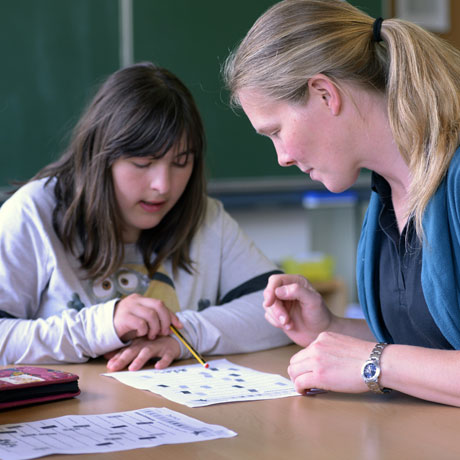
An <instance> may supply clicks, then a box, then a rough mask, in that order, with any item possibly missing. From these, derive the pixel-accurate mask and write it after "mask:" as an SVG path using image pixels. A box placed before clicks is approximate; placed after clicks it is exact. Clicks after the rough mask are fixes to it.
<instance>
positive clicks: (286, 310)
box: [263, 275, 333, 347]
mask: <svg viewBox="0 0 460 460" xmlns="http://www.w3.org/2000/svg"><path fill="white" fill-rule="evenodd" d="M263 306H264V308H265V318H266V319H267V321H268V322H269V323H270V324H271V325H273V326H275V327H278V328H280V329H283V330H284V332H285V333H286V334H287V335H288V336H289V337H290V338H291V339H292V340H293V341H294V342H295V343H297V344H298V345H301V346H304V347H305V346H307V345H309V344H310V343H311V342H312V341H313V340H315V339H316V337H317V336H318V334H319V333H320V332H323V331H325V330H327V329H328V328H329V327H330V325H331V322H332V318H333V316H332V314H331V312H330V311H329V310H328V309H327V307H326V305H325V304H324V301H323V298H322V297H321V295H320V294H319V293H318V292H317V291H316V290H315V289H314V288H313V287H312V285H311V284H310V283H309V282H308V280H307V279H306V278H304V277H303V276H300V275H272V276H270V278H269V280H268V284H267V287H266V288H265V290H264V303H263Z"/></svg>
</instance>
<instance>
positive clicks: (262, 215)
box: [228, 205, 363, 303]
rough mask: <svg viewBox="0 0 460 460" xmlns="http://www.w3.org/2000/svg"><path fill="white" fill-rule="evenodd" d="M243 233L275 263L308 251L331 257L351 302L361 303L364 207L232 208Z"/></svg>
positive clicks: (232, 212) (231, 211) (230, 210)
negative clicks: (358, 271) (359, 246)
mask: <svg viewBox="0 0 460 460" xmlns="http://www.w3.org/2000/svg"><path fill="white" fill-rule="evenodd" d="M228 211H229V213H230V214H231V215H232V216H233V217H234V218H235V219H236V220H237V221H238V223H239V224H240V225H241V227H242V228H243V230H244V231H245V232H246V233H247V234H248V235H249V237H251V238H252V239H253V240H254V242H255V243H256V244H257V246H258V247H259V248H260V249H261V250H262V251H263V252H264V253H265V254H266V255H267V256H268V257H269V258H270V259H271V260H273V261H275V262H279V261H280V260H282V259H283V258H285V257H287V256H296V255H301V254H305V253H307V252H318V251H319V252H323V253H326V254H330V255H332V256H333V257H334V259H335V261H336V270H335V273H336V276H338V277H340V278H342V279H343V280H344V281H345V282H346V284H347V288H348V293H349V302H350V303H355V302H357V295H356V279H355V266H356V245H357V241H358V236H359V231H360V229H361V222H362V217H363V216H362V206H353V205H349V206H337V207H325V208H318V209H305V208H303V207H302V206H300V205H299V206H288V207H279V206H273V207H269V206H261V207H259V208H248V209H231V208H230V209H228Z"/></svg>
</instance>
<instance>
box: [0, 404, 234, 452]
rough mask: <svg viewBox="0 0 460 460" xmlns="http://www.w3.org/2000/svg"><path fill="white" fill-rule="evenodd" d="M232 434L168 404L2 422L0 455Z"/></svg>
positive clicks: (131, 445)
mask: <svg viewBox="0 0 460 460" xmlns="http://www.w3.org/2000/svg"><path fill="white" fill-rule="evenodd" d="M233 436H236V433H235V432H233V431H231V430H227V429H226V428H224V427H222V426H219V425H209V424H207V423H203V422H200V421H199V420H196V419H194V418H191V417H187V416H186V415H182V414H180V413H178V412H175V411H172V410H170V409H167V408H166V407H161V408H154V407H150V408H145V409H139V410H134V411H129V412H116V413H112V414H100V415H65V416H63V417H57V418H50V419H47V420H39V421H37V422H27V423H14V424H13V423H10V424H7V425H0V459H1V460H26V459H29V458H38V457H43V456H45V455H52V454H92V453H100V452H114V451H119V450H128V449H137V448H139V447H154V446H160V445H162V444H181V443H185V442H196V441H207V440H210V439H219V438H230V437H233Z"/></svg>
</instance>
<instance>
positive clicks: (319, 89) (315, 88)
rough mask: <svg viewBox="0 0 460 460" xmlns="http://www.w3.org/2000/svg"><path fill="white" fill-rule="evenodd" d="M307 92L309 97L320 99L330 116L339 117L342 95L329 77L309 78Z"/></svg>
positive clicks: (320, 75)
mask: <svg viewBox="0 0 460 460" xmlns="http://www.w3.org/2000/svg"><path fill="white" fill-rule="evenodd" d="M308 90H309V94H310V96H317V97H320V98H321V99H322V102H323V103H324V105H325V106H326V107H327V108H328V109H329V110H330V111H331V114H332V115H339V113H340V110H341V108H342V95H341V93H340V91H339V89H338V88H337V86H336V84H335V83H334V82H333V81H332V80H331V79H330V78H329V77H326V75H323V74H317V75H314V76H313V77H311V78H309V79H308Z"/></svg>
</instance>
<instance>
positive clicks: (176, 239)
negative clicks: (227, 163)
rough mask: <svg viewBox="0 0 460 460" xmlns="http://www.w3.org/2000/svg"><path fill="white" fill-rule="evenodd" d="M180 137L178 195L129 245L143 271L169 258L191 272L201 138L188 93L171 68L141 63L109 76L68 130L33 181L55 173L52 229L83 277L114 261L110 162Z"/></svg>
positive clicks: (202, 203) (200, 208)
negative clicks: (183, 162) (188, 157)
mask: <svg viewBox="0 0 460 460" xmlns="http://www.w3.org/2000/svg"><path fill="white" fill-rule="evenodd" d="M184 137H185V140H186V149H187V150H188V151H189V152H191V153H192V154H193V157H194V165H193V171H192V174H191V177H190V180H189V182H188V184H187V186H186V188H185V191H184V193H183V194H182V196H181V197H180V199H179V200H178V202H177V203H176V205H175V206H174V207H173V208H172V209H171V211H169V213H168V214H167V215H166V216H165V217H164V218H163V220H162V221H161V222H160V223H159V224H158V225H157V226H156V227H154V228H151V229H147V230H143V231H142V232H141V235H140V237H139V240H138V242H137V244H138V247H139V249H140V251H141V253H142V256H143V259H144V263H145V266H146V267H147V269H148V271H149V273H150V275H153V273H154V272H155V271H156V270H157V268H158V266H159V265H160V263H161V262H162V261H163V260H164V259H165V258H167V257H171V259H172V266H173V269H174V270H177V269H178V268H179V267H180V268H183V269H185V270H187V271H188V272H191V270H192V269H193V266H192V265H193V261H192V260H191V259H190V256H189V252H190V243H191V239H192V237H193V235H194V234H195V232H196V230H197V228H198V226H199V225H200V223H201V221H202V219H203V216H204V212H205V208H206V196H205V190H206V183H205V174H204V159H203V156H204V150H205V135H204V130H203V125H202V121H201V117H200V114H199V112H198V109H197V107H196V105H195V102H194V100H193V97H192V95H191V93H190V92H189V90H188V89H187V88H186V87H185V86H184V85H183V83H182V82H181V81H180V80H179V79H178V78H177V77H176V76H175V75H173V74H172V73H171V72H169V71H168V70H166V69H163V68H160V67H157V66H155V65H154V64H152V63H149V62H144V63H139V64H136V65H133V66H130V67H126V68H123V69H121V70H119V71H117V72H115V73H114V74H112V75H111V76H110V77H109V78H108V79H107V80H106V81H105V83H104V84H103V85H102V87H101V88H100V89H99V91H98V92H97V94H96V95H95V97H94V98H93V100H92V101H91V103H90V104H89V106H88V108H87V109H86V111H85V113H84V114H83V116H82V118H81V119H80V121H79V122H78V124H77V126H76V127H75V129H74V132H73V136H72V138H71V141H70V144H69V146H68V148H67V150H66V151H65V152H64V154H63V155H62V157H61V158H60V159H59V160H58V161H56V162H55V163H52V164H50V165H48V166H46V167H45V168H43V169H42V170H41V171H40V172H39V173H38V174H37V175H36V176H35V177H34V178H33V179H39V178H44V177H48V178H50V179H52V178H56V186H55V195H56V202H57V204H56V208H55V210H54V215H53V218H54V227H55V230H56V232H57V234H58V236H59V238H60V240H61V241H62V243H63V245H64V247H65V248H66V249H67V250H69V251H71V252H72V253H73V254H74V255H75V256H76V257H78V258H79V260H80V262H81V267H82V268H83V269H84V270H85V271H86V273H87V277H88V278H93V279H99V278H103V277H106V276H108V275H110V274H112V273H113V272H114V271H115V270H116V269H117V268H118V267H119V266H120V265H121V263H122V261H123V257H124V250H123V248H124V245H123V240H122V220H121V214H120V211H119V209H118V205H117V202H116V199H115V193H114V188H113V182H112V171H111V166H112V164H113V162H114V161H115V160H117V159H118V158H121V157H133V156H136V157H138V156H148V157H155V158H160V157H162V156H163V155H165V154H166V153H167V152H168V151H169V150H170V149H171V148H172V147H174V146H176V145H179V143H180V142H181V140H182V139H183V138H184Z"/></svg>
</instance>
